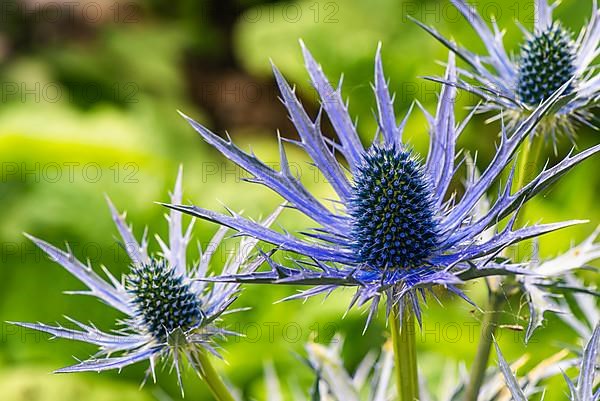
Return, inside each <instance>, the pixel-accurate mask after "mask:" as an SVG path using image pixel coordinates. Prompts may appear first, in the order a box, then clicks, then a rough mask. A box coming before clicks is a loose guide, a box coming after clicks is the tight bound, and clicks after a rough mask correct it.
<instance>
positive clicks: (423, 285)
mask: <svg viewBox="0 0 600 401" xmlns="http://www.w3.org/2000/svg"><path fill="white" fill-rule="evenodd" d="M303 51H304V56H305V60H306V66H307V69H308V72H309V75H310V77H311V80H312V82H313V86H314V87H315V89H316V90H317V91H318V92H319V95H320V97H321V99H322V103H321V105H322V109H323V110H324V111H325V112H326V113H327V115H328V117H329V120H330V122H331V124H332V126H333V127H334V129H335V131H336V134H337V137H338V139H339V141H337V142H334V141H332V140H330V139H328V138H326V137H325V136H323V134H322V133H321V130H320V120H319V119H320V116H321V113H319V117H317V119H316V120H313V119H312V118H311V117H309V116H308V114H307V113H306V111H305V110H304V109H303V108H302V105H301V104H300V102H299V100H298V98H297V97H296V95H295V93H294V91H293V90H292V88H291V87H290V86H289V84H288V83H287V82H286V80H285V79H284V78H283V76H282V75H281V73H280V72H279V71H278V70H277V69H276V68H275V67H274V69H273V70H274V73H275V78H276V80H277V82H278V84H279V88H280V90H281V94H282V100H283V102H284V104H285V106H286V108H287V109H288V112H289V115H290V118H291V120H292V122H293V123H294V125H295V126H296V128H297V130H298V134H299V136H300V140H299V141H293V142H294V143H295V144H296V145H298V146H299V147H300V148H302V149H303V150H304V151H305V152H306V153H307V154H308V155H309V156H310V158H311V159H312V161H313V163H314V165H315V166H316V167H317V168H318V169H319V171H320V172H322V174H323V175H324V177H325V178H326V179H327V182H328V183H330V185H331V186H332V188H333V190H334V191H335V192H336V194H337V199H335V200H334V202H333V204H332V206H331V207H328V205H326V204H324V203H323V202H322V201H321V200H320V199H317V198H316V197H314V196H313V195H312V194H311V193H310V192H309V191H308V190H307V189H306V188H305V187H304V186H303V185H302V183H301V182H300V181H299V180H298V179H297V178H296V177H295V176H294V175H292V173H291V169H290V167H289V165H288V163H287V156H286V153H285V146H284V141H283V140H282V139H281V138H280V140H279V147H280V159H281V166H282V167H281V170H275V169H273V168H271V167H269V166H267V164H266V163H264V162H262V161H261V160H259V159H258V158H257V157H256V156H255V155H254V154H251V153H246V152H244V151H242V150H241V149H239V148H238V147H236V146H235V145H234V144H233V143H232V141H231V140H230V139H228V140H225V139H222V138H220V137H219V136H217V135H216V134H214V133H212V132H211V131H210V130H208V129H207V128H205V127H203V126H202V125H200V124H198V123H197V122H195V121H194V120H192V119H190V118H188V117H186V118H187V119H188V121H189V122H190V124H191V125H192V126H193V127H194V128H195V129H196V130H197V131H198V132H199V133H200V135H201V136H202V138H204V140H206V141H207V142H208V143H209V144H211V145H213V146H214V147H215V148H217V149H218V150H219V151H221V152H222V153H223V154H224V155H225V156H227V157H228V158H229V159H231V160H232V161H234V162H235V163H237V164H238V165H239V166H241V167H242V168H244V169H246V170H247V171H248V172H249V173H250V174H252V176H253V177H252V179H251V181H252V182H256V183H260V184H263V185H265V186H267V187H268V188H270V189H272V190H273V191H275V192H277V193H278V194H279V195H281V196H282V197H283V198H285V199H286V200H287V202H288V204H289V206H290V207H292V208H295V209H296V210H297V211H299V212H301V213H303V214H304V215H306V216H308V217H309V218H311V219H312V220H314V221H315V222H316V223H317V224H318V225H319V226H318V227H316V228H315V229H314V230H310V229H307V230H304V231H303V235H297V236H296V235H292V234H291V233H287V232H286V233H280V232H277V231H275V230H272V229H266V228H264V227H262V226H260V225H258V224H256V223H254V222H252V221H249V220H246V219H244V218H242V217H241V216H238V215H236V214H232V215H226V214H221V213H216V212H213V211H210V210H206V209H202V208H200V207H196V206H184V205H171V206H170V207H172V208H174V209H176V210H180V211H183V212H186V213H190V214H192V215H194V216H198V217H201V218H204V219H208V220H211V221H215V222H218V223H220V224H222V225H225V226H228V227H231V228H233V229H235V230H238V231H239V232H241V233H242V234H244V235H247V236H250V237H254V238H258V239H261V240H263V241H265V242H269V243H271V244H274V245H276V246H277V247H279V248H281V249H284V250H287V251H291V252H293V253H296V254H298V255H300V256H299V257H298V258H297V259H295V260H294V264H293V267H287V266H283V265H280V264H279V263H276V262H275V261H274V260H272V259H271V258H270V257H268V256H267V255H265V259H266V260H267V262H268V263H269V264H270V266H271V271H267V272H253V273H250V274H242V275H229V276H222V277H219V278H216V279H215V280H222V281H225V282H255V283H279V284H294V283H295V284H301V285H311V286H314V287H313V288H310V289H308V290H306V291H305V292H302V293H300V294H298V295H296V296H294V297H292V298H295V297H308V296H311V295H315V294H319V293H328V292H330V291H332V290H334V289H336V288H339V287H343V286H350V287H355V288H356V289H357V292H356V296H355V298H354V300H353V302H352V305H354V304H363V303H366V302H369V301H373V302H372V303H371V305H372V306H371V314H370V315H369V319H370V317H371V316H372V314H373V313H374V312H375V311H376V310H377V305H378V302H379V300H380V298H381V297H382V296H385V297H386V299H387V301H388V303H387V311H388V312H389V310H390V309H391V306H393V305H394V304H396V303H403V304H408V306H410V307H411V308H412V310H414V312H415V313H417V314H418V313H419V301H418V299H417V294H419V293H421V294H422V295H423V294H424V291H425V289H427V288H430V287H432V286H434V285H443V286H445V287H446V288H448V289H449V290H450V291H452V292H455V293H457V294H459V295H461V296H464V294H463V293H462V292H461V291H460V290H459V289H458V288H457V284H459V283H461V282H463V281H464V280H469V279H474V278H477V277H482V276H486V275H493V274H494V275H498V274H499V275H512V274H515V273H518V272H520V269H519V268H518V266H514V265H510V264H508V263H506V261H502V260H500V259H498V258H496V256H497V255H498V254H499V252H501V251H502V250H503V249H504V248H506V247H507V246H509V245H511V244H514V243H516V242H519V241H521V240H524V239H526V238H531V237H536V236H538V235H541V234H544V233H547V232H550V231H553V230H556V229H559V228H562V227H566V226H568V225H571V224H573V223H576V222H565V223H557V224H540V225H534V226H530V227H524V228H518V229H515V227H514V221H515V216H516V213H517V212H518V210H519V208H520V207H521V206H522V205H523V204H524V203H525V202H527V201H528V200H529V199H530V198H531V197H532V196H534V195H535V194H536V193H537V192H539V191H540V190H542V189H544V188H547V186H548V185H549V184H550V183H551V182H553V181H554V180H555V179H556V177H557V176H560V175H562V174H563V173H565V172H566V171H568V170H569V169H570V168H572V167H573V166H574V165H576V164H577V163H579V162H580V161H582V160H584V159H585V158H587V157H589V156H591V155H592V154H594V153H596V152H597V151H598V150H600V147H598V146H597V147H595V148H592V149H588V150H586V151H584V152H581V153H579V154H577V155H574V156H569V157H567V158H565V159H564V160H562V161H560V162H559V163H557V164H556V165H554V166H552V167H550V168H546V169H545V170H544V171H542V172H541V173H540V174H539V175H538V176H537V177H536V178H535V179H533V180H532V181H531V182H530V183H528V184H527V185H526V186H524V187H523V188H518V189H517V190H516V191H515V192H514V193H513V192H511V187H512V174H511V175H510V177H509V180H508V182H500V187H501V191H500V193H499V195H498V196H497V197H496V199H495V202H494V203H493V204H492V206H491V207H490V208H489V210H488V211H487V212H486V213H483V214H478V213H477V211H478V205H479V204H480V202H481V200H482V199H484V198H485V195H486V193H487V192H488V191H489V190H490V188H492V187H493V185H494V184H495V183H497V182H499V181H500V177H501V175H502V172H503V171H504V170H505V168H507V166H509V165H510V164H512V161H513V158H514V156H515V154H516V153H517V151H518V148H519V146H520V144H521V143H522V142H523V141H524V140H525V139H526V138H527V136H528V135H529V134H530V133H531V132H532V130H534V129H535V128H536V125H537V124H538V123H539V121H540V120H541V119H543V118H544V116H545V115H546V114H547V113H548V112H549V110H550V109H551V107H553V106H554V105H555V104H556V102H557V100H558V99H559V97H560V93H556V94H553V95H552V96H551V97H550V98H549V99H547V100H546V101H544V102H543V103H542V104H541V105H540V106H539V107H538V108H536V109H535V110H534V111H533V112H532V113H531V115H530V116H529V117H528V118H527V119H526V120H525V121H524V122H523V123H522V124H521V125H520V126H518V127H517V128H515V129H514V130H511V131H510V132H508V131H507V130H503V131H502V135H501V141H500V143H499V144H498V145H497V153H496V154H495V156H494V158H493V160H492V161H491V162H490V163H489V165H488V166H487V167H486V169H485V170H483V172H482V173H481V175H478V174H475V172H474V169H471V170H470V174H469V176H468V178H467V181H466V184H465V186H464V188H462V189H461V191H460V192H457V191H455V190H454V189H452V188H454V186H453V185H452V186H451V185H450V184H451V182H452V181H453V180H455V181H458V180H459V179H462V177H460V178H459V177H458V174H457V173H458V171H459V166H460V165H461V163H460V160H457V154H458V151H457V149H456V142H457V139H458V136H459V135H460V133H461V132H462V130H463V129H464V127H465V124H466V122H463V123H461V124H456V122H455V120H454V109H453V107H454V98H455V87H454V83H455V80H456V71H455V66H454V59H453V56H452V54H451V56H450V59H449V63H448V68H447V72H446V80H447V81H448V82H450V84H449V85H445V86H444V87H443V89H442V92H441V94H440V96H439V104H438V107H437V113H436V115H435V116H433V115H430V114H429V113H428V112H426V111H424V113H425V115H426V117H427V120H428V121H429V123H430V138H431V141H430V148H429V149H430V150H429V153H428V154H427V157H426V158H423V161H422V162H421V159H420V158H419V157H418V156H417V155H415V154H414V152H413V151H412V150H410V147H409V146H408V145H407V144H406V143H404V142H403V141H402V131H403V128H404V124H405V123H404V121H403V122H401V123H400V124H398V122H397V118H396V115H395V113H394V105H393V101H392V99H393V97H392V96H391V95H390V93H389V91H388V88H387V82H386V80H385V78H384V75H383V67H382V62H381V56H380V51H379V50H378V51H377V55H376V61H375V78H374V88H373V89H374V92H375V100H376V104H377V110H378V118H377V122H378V126H379V132H378V133H377V135H375V138H374V139H373V141H372V142H371V143H370V144H368V145H367V146H364V145H363V144H362V141H361V139H360V138H359V136H358V133H357V132H356V127H355V126H354V124H353V123H352V118H351V117H350V115H349V114H348V111H347V108H346V104H345V102H343V101H342V98H341V93H340V89H334V88H332V87H331V85H330V84H329V81H328V80H327V79H326V78H325V75H324V73H323V71H322V70H321V68H320V66H319V65H318V64H317V63H316V61H315V60H314V59H313V57H312V55H311V54H310V53H309V52H308V50H307V49H306V48H304V47H303ZM467 120H468V119H467ZM342 159H343V160H342ZM344 161H345V163H344ZM471 167H472V166H471ZM506 217H510V219H509V223H508V225H506V227H505V228H503V229H502V230H500V231H497V232H494V233H493V235H490V236H487V235H484V233H486V232H487V231H488V229H490V228H492V227H494V226H495V224H496V222H498V221H500V220H502V219H504V218H506Z"/></svg>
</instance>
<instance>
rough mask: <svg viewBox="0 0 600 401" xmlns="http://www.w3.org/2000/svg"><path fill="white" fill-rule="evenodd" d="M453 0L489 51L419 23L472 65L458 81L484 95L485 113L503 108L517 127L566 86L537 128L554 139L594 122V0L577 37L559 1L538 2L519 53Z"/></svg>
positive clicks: (599, 47) (597, 19)
mask: <svg viewBox="0 0 600 401" xmlns="http://www.w3.org/2000/svg"><path fill="white" fill-rule="evenodd" d="M451 1H452V4H454V6H455V7H456V8H457V9H458V10H459V11H460V13H461V14H462V15H463V16H464V17H465V19H466V20H467V21H468V22H469V23H470V24H471V26H472V27H473V29H474V30H475V32H476V33H477V35H478V36H479V38H480V39H481V41H482V42H483V44H484V45H485V49H486V53H485V54H478V53H475V52H473V51H471V50H469V49H467V48H465V47H462V46H459V45H458V44H456V43H454V42H453V41H451V40H449V39H447V38H445V37H444V36H443V35H442V34H440V33H439V32H438V31H436V30H435V29H434V28H432V27H429V26H427V25H425V24H423V23H421V22H419V21H416V22H417V23H418V24H419V25H420V26H421V27H423V28H424V29H426V30H427V31H428V32H429V33H430V34H431V35H433V36H434V37H435V38H436V39H438V40H439V41H440V42H441V43H443V44H444V45H445V46H446V47H448V48H449V49H450V50H452V51H453V52H455V53H456V54H457V55H458V56H459V57H461V58H462V59H463V60H464V61H465V62H466V63H467V64H468V65H469V67H470V69H468V70H464V71H461V72H462V76H463V77H464V78H466V80H463V79H458V80H457V82H456V85H457V86H458V87H461V88H463V89H466V90H467V91H470V92H472V93H474V94H476V95H478V96H480V97H481V98H482V99H484V100H485V101H486V105H485V106H484V107H483V108H482V110H483V111H485V110H497V111H502V112H503V113H502V115H505V116H507V117H509V121H510V123H511V124H512V125H514V126H516V125H517V124H518V123H520V122H521V121H523V120H524V119H525V118H527V116H528V115H530V114H531V113H532V112H533V111H534V110H535V109H536V107H537V106H539V105H540V104H541V103H542V102H543V101H544V100H546V99H548V98H550V97H551V96H552V94H553V93H554V92H555V91H557V90H558V89H559V88H561V87H562V86H564V85H566V86H567V87H566V88H565V90H564V91H563V94H564V95H565V98H564V99H563V101H562V102H560V103H558V104H556V105H555V107H554V108H553V109H552V110H551V111H550V112H549V113H548V114H547V115H546V117H545V118H544V119H543V120H542V121H541V123H540V125H539V127H538V128H537V129H536V132H540V133H541V134H542V135H546V134H547V135H550V136H552V138H553V139H554V138H555V137H556V135H557V134H558V133H565V134H566V135H568V136H569V137H571V139H572V138H573V136H574V134H575V128H574V127H575V125H576V124H577V123H581V124H585V125H588V126H593V122H594V120H595V118H594V116H593V114H592V113H591V111H590V109H592V108H593V107H595V106H596V105H597V101H598V97H599V95H600V80H599V79H598V76H597V75H596V74H595V72H596V71H595V66H593V65H592V62H593V61H594V60H595V59H596V56H597V55H598V52H599V51H600V10H599V9H598V6H597V3H596V1H593V2H592V15H591V18H590V20H589V22H588V23H587V24H586V26H585V27H583V28H582V29H581V32H580V33H579V35H578V36H577V37H575V36H574V35H573V34H572V33H571V32H570V31H569V30H568V29H567V28H566V27H565V26H563V25H562V24H561V23H560V21H555V20H554V19H553V17H552V12H553V10H554V8H555V7H556V4H557V3H558V2H557V3H555V4H552V5H549V4H548V1H547V0H536V1H535V26H534V28H533V31H532V32H529V31H528V30H527V29H526V28H524V27H521V29H522V31H523V32H524V35H525V39H524V42H523V43H522V45H521V48H520V50H519V51H518V53H517V55H516V56H511V55H509V51H507V49H506V48H505V46H504V44H503V40H502V39H503V38H502V37H503V32H502V31H501V29H500V28H498V26H497V24H496V22H495V21H492V28H490V27H489V26H488V24H487V23H486V22H485V21H484V19H483V18H482V17H481V16H480V15H479V14H478V13H477V10H476V9H475V8H474V7H472V6H471V5H470V4H469V3H468V2H467V1H465V0H451ZM499 115H500V114H499Z"/></svg>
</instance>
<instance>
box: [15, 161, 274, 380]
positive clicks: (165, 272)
mask: <svg viewBox="0 0 600 401" xmlns="http://www.w3.org/2000/svg"><path fill="white" fill-rule="evenodd" d="M181 179H182V177H181V172H180V174H179V176H178V178H177V182H176V185H175V190H174V192H173V194H172V196H171V201H172V202H181V199H182V190H181ZM109 206H110V209H111V212H112V217H113V220H114V222H115V224H116V226H117V229H118V230H119V233H120V235H121V238H122V240H123V247H124V248H125V250H126V251H127V253H128V255H129V257H130V259H131V268H130V271H129V273H128V274H126V275H125V276H124V277H122V279H121V280H117V279H116V278H115V277H114V276H113V275H112V274H111V273H110V272H109V271H108V270H107V269H104V273H105V274H106V276H107V277H108V280H105V279H103V278H102V277H101V276H100V275H98V274H97V273H96V272H94V271H93V270H92V268H91V266H88V265H85V264H83V263H81V262H80V261H78V260H77V259H76V258H75V257H74V256H73V254H72V253H71V252H70V250H68V251H67V252H65V251H62V250H60V249H58V248H55V247H54V246H52V245H50V244H48V243H46V242H44V241H42V240H39V239H36V238H33V237H30V238H31V239H32V241H33V242H35V243H36V245H38V246H39V247H40V248H41V249H42V250H43V251H44V252H46V253H47V254H48V255H49V256H50V257H51V258H52V259H53V260H54V261H56V262H57V263H59V264H61V265H62V266H63V267H64V268H65V269H66V270H67V271H69V272H70V273H71V274H73V275H74V276H75V277H77V278H78V279H79V280H81V282H82V283H83V284H85V285H86V286H87V287H88V289H89V290H88V291H80V292H78V293H83V294H89V295H92V296H94V297H96V298H98V299H100V300H101V301H102V302H104V303H106V304H108V305H109V306H112V307H113V308H115V309H117V310H118V311H120V312H122V313H123V314H124V315H125V318H124V319H121V320H119V322H118V325H119V326H120V327H119V328H118V329H116V330H113V332H105V331H101V330H99V329H97V328H96V327H95V326H94V325H92V324H89V325H88V324H84V323H81V322H78V321H76V320H73V319H69V320H70V321H71V322H72V323H73V324H75V326H77V328H76V329H70V328H66V327H63V326H50V325H46V324H42V323H38V324H34V323H15V324H18V325H20V326H23V327H27V328H31V329H34V330H39V331H43V332H46V333H49V334H51V335H52V336H54V337H60V338H65V339H70V340H77V341H83V342H86V343H90V344H94V345H96V346H98V347H99V352H98V354H96V355H95V356H94V357H92V358H90V359H88V360H86V361H83V362H80V363H78V364H76V365H73V366H69V367H66V368H63V369H59V370H58V371H57V372H58V373H71V372H84V371H98V372H100V371H104V370H110V369H119V370H120V369H122V368H123V367H125V366H128V365H131V364H134V363H137V362H141V361H149V362H150V368H149V369H148V374H151V375H152V377H153V378H154V380H156V377H155V372H154V369H155V365H156V363H157V361H159V360H170V361H171V363H172V365H173V367H174V368H175V371H176V372H177V378H178V380H179V384H180V386H181V375H180V365H181V358H182V357H186V358H187V359H188V361H189V362H190V364H191V365H192V367H194V369H200V367H199V366H198V362H197V355H198V353H199V352H210V353H213V354H215V355H218V353H217V351H216V350H215V346H216V340H218V339H220V338H222V337H224V336H227V335H230V334H234V333H231V332H229V331H227V330H224V329H222V328H220V327H218V326H217V325H216V324H215V323H216V322H217V321H218V320H219V319H220V317H221V315H223V314H224V313H227V309H228V308H229V306H230V305H231V303H232V302H233V301H234V300H235V299H236V298H237V294H238V291H239V288H238V287H239V286H238V285H231V284H223V283H215V284H214V285H208V284H207V283H206V282H205V281H199V280H204V279H205V278H206V276H207V270H208V267H209V265H210V263H211V257H212V255H213V254H214V252H215V250H216V247H217V246H218V245H219V243H220V242H221V240H222V239H223V237H224V236H225V234H226V228H221V229H220V230H219V231H218V232H217V234H215V236H214V238H213V239H212V241H211V242H210V244H209V246H208V248H207V249H206V250H205V252H204V253H202V255H201V257H200V260H199V261H198V262H197V263H195V264H193V265H192V266H188V265H187V263H186V254H187V248H188V244H189V243H190V240H191V235H192V229H193V222H192V223H191V224H190V225H189V226H188V228H187V230H185V232H183V231H182V215H181V213H179V212H177V211H175V210H173V211H172V212H171V213H170V214H169V216H167V220H168V222H169V240H168V244H167V243H166V242H165V241H163V240H162V239H161V238H160V237H159V236H156V238H157V241H158V244H159V245H160V247H161V252H160V253H157V254H154V255H153V254H149V253H148V241H147V237H146V234H144V237H143V238H142V241H141V242H138V241H137V240H136V239H135V237H134V236H133V232H132V228H131V227H129V226H127V223H126V222H125V220H124V217H125V215H120V214H118V213H117V211H116V209H115V208H114V206H113V205H112V203H110V201H109ZM275 216H276V214H274V215H272V216H271V217H270V218H269V219H268V220H267V221H266V222H265V223H266V224H267V225H268V224H270V223H271V222H272V221H273V220H274V219H275ZM255 244H256V241H255V240H253V239H244V240H243V242H242V243H241V244H240V249H241V250H242V251H241V252H240V254H238V255H236V256H235V257H232V258H230V259H229V260H228V261H227V263H225V264H224V266H222V270H220V271H221V272H225V273H227V274H235V273H241V272H244V271H245V272H250V271H253V270H254V269H256V268H257V267H258V266H259V265H260V263H261V260H258V261H249V259H248V257H249V252H250V251H251V250H252V248H253V247H254V245H255ZM182 391H183V387H182Z"/></svg>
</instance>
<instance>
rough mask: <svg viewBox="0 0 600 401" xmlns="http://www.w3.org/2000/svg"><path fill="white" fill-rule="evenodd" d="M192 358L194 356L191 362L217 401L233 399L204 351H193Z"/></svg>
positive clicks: (233, 400) (231, 400) (232, 400)
mask: <svg viewBox="0 0 600 401" xmlns="http://www.w3.org/2000/svg"><path fill="white" fill-rule="evenodd" d="M192 358H194V361H193V363H194V364H196V365H197V367H198V374H200V376H201V377H202V379H204V381H205V382H206V384H207V385H208V388H209V389H210V392H211V393H212V395H213V396H214V397H215V399H216V400H217V401H235V398H234V397H233V395H231V393H230V392H229V389H228V388H227V386H226V385H225V383H224V382H223V380H222V379H221V377H220V376H219V374H218V373H217V371H216V370H215V368H214V367H213V365H212V363H211V362H210V359H209V356H208V354H207V353H206V351H203V350H200V351H197V352H193V353H192Z"/></svg>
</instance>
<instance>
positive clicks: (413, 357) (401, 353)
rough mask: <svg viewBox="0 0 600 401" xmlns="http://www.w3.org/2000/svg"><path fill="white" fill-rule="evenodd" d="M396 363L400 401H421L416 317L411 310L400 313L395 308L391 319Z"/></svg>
mask: <svg viewBox="0 0 600 401" xmlns="http://www.w3.org/2000/svg"><path fill="white" fill-rule="evenodd" d="M400 319H402V324H400ZM390 323H391V329H392V343H393V346H394V362H395V364H396V385H397V387H398V395H399V396H400V401H415V400H418V399H419V373H418V371H417V349H416V335H415V334H416V333H415V315H414V313H413V312H412V311H411V310H410V308H408V307H405V308H404V310H403V311H402V313H401V311H400V307H399V306H398V305H396V306H394V308H393V312H392V319H391V322H390Z"/></svg>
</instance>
